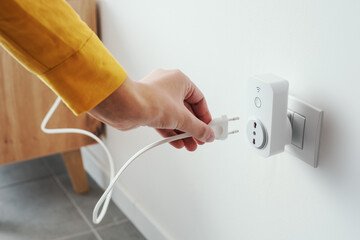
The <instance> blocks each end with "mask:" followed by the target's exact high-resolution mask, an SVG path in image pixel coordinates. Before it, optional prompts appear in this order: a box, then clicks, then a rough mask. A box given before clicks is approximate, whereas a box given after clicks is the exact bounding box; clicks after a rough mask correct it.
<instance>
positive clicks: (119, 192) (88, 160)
mask: <svg viewBox="0 0 360 240" xmlns="http://www.w3.org/2000/svg"><path fill="white" fill-rule="evenodd" d="M81 154H82V158H83V162H84V167H85V170H86V172H87V173H88V174H89V175H90V176H91V177H92V178H93V179H94V180H95V181H96V183H97V184H98V185H99V186H100V187H101V188H102V189H105V188H106V187H107V183H108V182H109V173H108V172H107V170H105V169H104V167H103V166H101V164H99V161H98V160H97V159H96V156H95V155H94V154H93V153H91V151H89V150H88V149H86V148H82V149H81ZM112 200H113V202H114V203H115V204H116V206H117V207H118V208H119V209H121V211H122V212H123V213H124V214H125V215H126V216H127V217H128V218H129V219H130V221H131V222H132V223H133V224H134V225H135V226H136V227H137V228H138V230H139V231H140V232H141V233H142V234H143V235H144V236H145V237H146V238H147V239H149V240H169V239H173V238H172V237H170V235H169V234H167V233H166V231H164V229H163V228H162V227H161V226H160V225H159V224H158V223H157V222H156V221H155V220H154V218H153V217H152V216H150V214H149V213H148V212H147V211H146V210H145V209H144V208H142V206H141V205H140V204H139V203H138V202H136V200H134V198H133V197H132V196H131V194H130V193H129V192H128V191H126V189H124V188H123V187H122V186H121V184H119V183H118V184H116V185H115V187H114V190H113V195H112Z"/></svg>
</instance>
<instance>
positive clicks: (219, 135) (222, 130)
mask: <svg viewBox="0 0 360 240" xmlns="http://www.w3.org/2000/svg"><path fill="white" fill-rule="evenodd" d="M236 120H239V117H234V118H228V117H227V116H226V115H222V116H221V117H219V118H214V119H213V120H212V121H211V122H210V123H209V126H210V127H211V128H212V129H213V131H214V133H215V139H216V140H225V139H226V138H227V137H228V135H229V134H234V133H238V132H239V130H234V131H230V132H229V121H236Z"/></svg>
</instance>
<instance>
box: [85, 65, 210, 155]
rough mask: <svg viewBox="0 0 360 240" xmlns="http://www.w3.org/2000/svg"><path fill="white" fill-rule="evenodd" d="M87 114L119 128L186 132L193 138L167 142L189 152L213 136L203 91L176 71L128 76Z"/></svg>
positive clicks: (159, 71)
mask: <svg viewBox="0 0 360 240" xmlns="http://www.w3.org/2000/svg"><path fill="white" fill-rule="evenodd" d="M89 114H90V115H92V116H93V117H95V118H97V119H98V120H100V121H102V122H104V123H106V124H108V125H110V126H112V127H115V128H117V129H119V130H129V129H133V128H136V127H138V126H149V127H153V128H156V130H157V131H158V132H159V133H160V134H161V135H162V136H163V137H170V136H174V135H176V134H179V133H181V132H186V133H189V134H191V135H192V136H193V138H187V139H182V140H178V141H174V142H172V143H170V144H171V145H173V146H174V147H176V148H182V147H184V146H185V147H186V149H188V150H189V151H194V150H195V149H196V148H197V145H198V144H203V143H204V142H212V141H214V136H215V135H214V132H213V130H212V129H211V128H210V127H209V126H208V125H207V124H208V123H209V122H210V121H211V115H210V112H209V109H208V107H207V104H206V101H205V98H204V96H203V94H202V93H201V92H200V90H199V89H198V88H197V87H196V86H195V84H194V83H192V82H191V81H190V79H189V78H188V77H187V76H186V75H185V74H183V73H182V72H181V71H179V70H161V69H159V70H155V71H154V72H152V73H150V75H148V76H146V77H145V78H144V79H142V80H140V81H139V82H135V81H131V80H130V79H128V78H127V79H126V80H125V82H124V83H123V84H122V85H121V86H120V87H119V88H118V89H117V90H115V92H114V93H112V94H111V95H110V96H109V97H108V98H106V99H105V100H104V101H102V102H101V103H100V104H99V105H97V106H96V107H95V108H93V109H92V110H90V111H89Z"/></svg>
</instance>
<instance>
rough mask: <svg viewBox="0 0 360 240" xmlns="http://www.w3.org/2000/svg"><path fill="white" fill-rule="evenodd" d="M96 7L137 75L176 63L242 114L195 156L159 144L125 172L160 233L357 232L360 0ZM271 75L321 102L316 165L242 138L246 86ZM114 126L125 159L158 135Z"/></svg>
mask: <svg viewBox="0 0 360 240" xmlns="http://www.w3.org/2000/svg"><path fill="white" fill-rule="evenodd" d="M99 10H100V17H101V28H102V38H103V41H104V43H105V45H106V46H107V47H108V49H109V50H110V51H111V52H112V54H113V55H114V56H115V57H116V58H117V59H118V61H119V62H120V63H122V65H123V66H124V67H125V68H126V70H127V72H128V73H129V76H130V77H131V78H133V79H140V78H142V77H144V76H145V75H146V74H148V73H149V72H150V71H151V70H153V69H155V68H158V67H162V68H179V69H181V70H182V71H184V72H185V73H186V74H187V75H188V76H189V77H190V78H191V79H192V80H193V81H194V82H195V83H196V84H197V85H198V86H199V87H200V89H201V90H202V91H203V92H204V94H205V96H206V98H207V101H208V104H209V106H210V109H211V112H212V114H213V116H219V115H221V114H224V113H225V114H228V115H230V116H234V115H237V116H240V118H241V121H240V122H239V123H237V124H236V125H234V126H233V127H234V128H239V129H240V134H239V135H238V136H232V137H230V138H229V139H228V140H226V141H224V142H215V143H212V144H206V145H205V146H202V147H200V148H199V149H198V150H197V151H196V152H195V153H189V152H186V151H185V150H175V149H173V148H171V147H170V146H163V147H161V148H158V149H155V150H153V151H152V152H150V153H148V154H146V155H144V156H143V157H141V158H140V159H139V160H138V161H137V162H136V163H135V164H134V165H133V166H131V167H130V168H129V169H128V170H127V172H126V173H125V175H124V176H123V177H122V178H121V182H119V183H118V184H119V186H121V188H122V189H124V190H125V191H126V192H127V193H128V194H129V195H130V196H131V198H132V199H133V200H134V201H136V203H137V206H139V207H140V208H141V209H142V211H144V212H146V214H147V215H148V216H150V218H151V219H152V221H153V222H154V224H155V225H156V226H159V228H160V229H161V230H160V231H164V234H165V235H166V234H167V235H168V237H169V238H174V239H181V240H183V239H186V240H187V239H191V240H192V239H207V240H211V239H216V240H218V239H250V240H257V239H259V240H264V239H273V240H281V239H287V240H288V239H291V240H296V239H299V240H304V239H322V240H325V239H326V240H331V239H347V240H349V239H360V227H359V224H360V186H359V185H360V147H359V143H360V139H359V134H360V126H359V125H357V124H358V123H359V121H360V108H359V100H358V99H357V98H356V97H357V96H359V92H360V83H359V80H360V79H359V76H360V15H359V12H360V2H359V1H357V0H346V1H344V0H316V1H314V0H303V1H289V0H271V1H269V0H255V1H254V0H221V1H220V0H218V1H214V0H198V1H194V0H182V1H169V0H152V1H145V0H142V1H140V0H131V1H124V0H122V1H118V0H100V1H99ZM266 72H271V73H274V74H277V75H279V76H282V77H284V78H286V79H288V80H289V82H290V92H291V94H292V95H294V96H296V97H298V98H300V99H303V100H305V101H307V102H310V103H311V104H313V105H315V106H317V107H319V108H321V109H323V110H324V111H325V118H324V125H323V135H322V138H321V151H320V165H319V168H318V169H313V168H311V167H309V166H308V165H306V164H305V163H303V162H301V161H299V160H297V159H295V158H293V157H292V156H290V155H289V154H287V153H283V154H280V155H278V156H276V157H272V158H270V159H263V158H261V157H260V156H257V155H256V154H255V153H254V152H253V151H252V149H250V148H249V147H248V146H247V145H246V143H245V140H244V137H243V135H244V129H243V128H244V127H243V126H244V123H245V122H244V120H243V116H244V113H243V109H244V95H245V90H244V85H245V82H246V80H247V78H248V77H249V76H251V75H253V74H258V73H266ZM107 130H108V133H107V143H108V146H109V147H110V150H111V152H112V153H113V154H114V155H115V158H116V159H118V160H117V164H116V165H117V166H118V167H119V166H120V165H121V164H122V163H124V161H125V160H126V159H127V158H128V157H130V156H131V155H132V154H133V153H134V152H135V151H136V150H138V149H139V148H141V147H143V146H144V145H146V144H148V143H151V142H152V141H154V140H157V139H158V138H159V136H157V134H156V133H155V132H154V131H153V130H151V129H144V128H140V129H137V130H134V131H130V132H126V133H123V132H119V131H116V130H114V129H111V128H108V129H107ZM98 154H100V153H99V152H98ZM130 215H131V214H130ZM134 219H136V218H134ZM135 224H137V223H136V221H135ZM138 227H139V228H140V229H143V228H142V226H141V223H138ZM143 232H144V233H145V234H147V235H148V237H151V234H148V233H147V232H146V230H143Z"/></svg>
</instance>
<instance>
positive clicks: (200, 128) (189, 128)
mask: <svg viewBox="0 0 360 240" xmlns="http://www.w3.org/2000/svg"><path fill="white" fill-rule="evenodd" d="M176 129H178V130H180V131H182V132H186V133H189V134H191V136H193V137H194V138H196V139H197V140H199V141H202V142H212V141H214V139H215V134H214V131H213V130H212V128H211V127H209V126H208V125H207V124H205V123H204V122H202V121H200V120H199V119H198V118H197V117H195V116H194V115H193V114H191V113H190V112H189V110H187V109H186V110H185V111H184V112H183V118H182V119H181V122H179V124H178V127H177V128H176Z"/></svg>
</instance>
